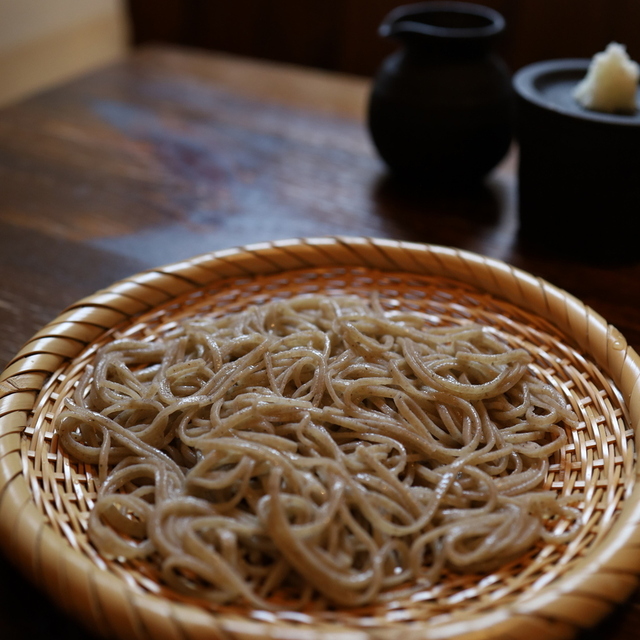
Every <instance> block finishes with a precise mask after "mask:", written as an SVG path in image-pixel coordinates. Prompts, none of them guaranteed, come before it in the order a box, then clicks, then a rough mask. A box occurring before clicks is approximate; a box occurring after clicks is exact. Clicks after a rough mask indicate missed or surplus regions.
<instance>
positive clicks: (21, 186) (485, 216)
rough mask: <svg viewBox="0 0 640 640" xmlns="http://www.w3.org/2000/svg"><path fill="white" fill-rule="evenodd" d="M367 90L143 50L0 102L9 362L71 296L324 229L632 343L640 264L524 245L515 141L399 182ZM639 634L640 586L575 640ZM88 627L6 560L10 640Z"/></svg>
mask: <svg viewBox="0 0 640 640" xmlns="http://www.w3.org/2000/svg"><path fill="white" fill-rule="evenodd" d="M368 92H369V82H368V81H367V80H366V79H363V78H356V77H347V76H337V75H331V74H326V73H321V72H317V71H311V70H307V69H299V68H295V67H286V66H281V65H275V64H271V63H264V62H257V61H250V60H242V59H237V58H232V57H228V56H222V55H212V54H202V53H195V52H185V51H179V50H171V49H162V48H149V49H144V50H140V51H137V52H135V53H134V54H132V56H131V57H130V58H129V59H128V60H127V61H125V62H123V63H120V64H118V65H115V66H112V67H109V68H106V69H104V70H101V71H99V72H97V73H94V74H92V75H90V76H87V77H84V78H82V79H80V80H78V81H75V82H72V83H70V84H67V85H65V86H61V87H59V88H56V89H54V90H51V91H49V92H46V93H44V94H42V95H40V96H37V97H35V98H32V99H30V100H28V101H25V102H23V103H21V104H18V105H15V106H11V107H8V108H5V109H4V110H2V111H0V327H1V328H2V331H1V332H0V366H3V365H4V364H5V363H6V362H7V361H8V360H9V359H10V358H11V357H12V355H13V354H14V353H15V352H17V351H18V349H19V348H20V347H21V345H22V343H23V342H25V341H26V340H27V339H28V338H29V337H30V336H31V335H32V334H33V333H35V332H36V331H37V330H38V329H39V328H40V327H41V326H42V325H43V324H45V323H46V322H48V321H49V320H52V319H53V318H55V317H56V316H57V315H58V314H59V312H60V311H61V310H62V309H63V308H64V307H65V306H66V305H68V304H70V303H72V302H74V301H75V300H77V299H79V298H81V297H83V296H85V295H88V294H91V293H93V292H94V291H96V290H97V289H100V288H102V287H104V286H106V285H109V284H111V283H112V282H114V281H116V280H118V279H120V278H123V277H126V276H128V275H132V274H134V273H137V272H139V271H141V270H143V269H146V268H149V267H153V266H156V265H159V264H164V263H167V262H173V261H177V260H180V259H183V258H188V257H190V256H192V255H195V254H198V253H203V252H205V251H208V250H213V249H222V248H226V247H232V246H238V245H243V244H248V243H254V242H262V241H266V240H274V239H282V238H291V237H300V236H323V235H357V236H363V235H364V236H376V237H386V238H396V239H403V240H411V241H418V242H430V243H436V244H443V245H448V246H454V247H460V248H464V249H468V250H471V251H475V252H478V253H482V254H485V255H489V256H492V257H495V258H499V259H502V260H504V261H506V262H508V263H510V264H513V265H515V266H518V267H521V268H523V269H525V270H527V271H529V272H531V273H533V274H534V275H537V276H541V277H543V278H545V279H547V280H549V281H551V282H552V283H553V284H556V285H557V286H559V287H562V288H563V289H566V290H567V291H569V292H571V293H573V294H574V295H576V296H578V297H579V298H580V299H581V300H583V301H584V302H585V303H587V304H588V305H590V306H592V307H593V308H594V309H595V310H596V311H598V312H599V313H601V314H602V315H603V316H604V317H605V318H606V319H607V320H608V321H609V322H611V323H612V324H613V325H615V326H616V327H617V328H618V329H619V330H620V331H621V332H622V333H623V334H624V335H625V337H626V338H627V340H628V342H629V344H630V345H631V346H633V347H634V348H635V349H636V350H640V262H639V261H635V262H634V261H632V260H631V261H629V260H622V261H620V262H619V263H618V264H611V263H610V264H606V263H605V264H598V263H595V262H593V261H591V260H589V259H575V258H571V257H569V256H568V255H564V254H560V253H556V254H550V253H548V252H546V251H545V250H544V247H537V248H536V247H533V248H532V247H527V248H524V247H523V246H522V245H521V242H520V241H519V239H518V235H517V203H516V188H517V184H516V173H515V171H516V166H517V158H516V154H515V152H513V153H512V154H510V156H509V157H508V158H507V159H506V160H505V161H504V162H503V163H502V164H501V165H500V166H499V167H498V169H497V170H496V171H495V172H494V173H493V174H492V175H491V176H489V178H488V179H487V180H486V183H485V185H483V186H482V187H481V188H478V189H475V190H473V191H471V192H466V193H456V194H449V195H434V194H430V193H428V192H425V191H421V190H418V189H415V188H413V189H408V188H406V187H401V186H399V185H397V184H395V183H394V182H393V181H392V180H390V179H389V178H388V176H387V175H386V173H385V169H384V166H383V165H382V163H381V162H380V160H379V159H378V158H377V157H376V154H375V153H374V151H373V149H372V146H371V143H370V141H369V138H368V136H367V131H366V128H365V126H364V113H365V109H366V101H367V96H368ZM630 232H635V231H630ZM639 242H640V241H639ZM622 258H624V256H622ZM639 628H640V591H637V592H636V593H635V594H634V596H632V598H631V599H630V601H629V602H628V603H626V604H624V605H622V606H620V607H617V608H616V609H615V611H614V613H613V614H612V615H611V616H610V617H609V618H607V619H606V620H605V621H604V623H602V624H601V625H600V626H599V627H598V628H597V629H595V630H590V631H586V632H584V633H583V634H582V635H581V639H582V640H586V639H587V638H589V639H595V638H601V637H606V638H609V639H615V640H623V639H624V640H631V638H636V637H637V635H638V629H639ZM83 637H89V636H88V634H87V632H86V631H85V630H83V629H81V628H80V627H79V626H77V625H76V623H75V622H74V621H72V620H69V619H67V618H66V617H65V616H64V615H63V614H62V613H60V612H58V611H57V610H56V609H55V608H54V607H53V606H52V605H51V604H49V602H48V601H47V599H46V598H45V597H44V596H42V595H41V594H39V592H38V591H37V590H36V589H34V588H33V587H31V586H30V585H28V584H27V583H26V582H25V581H24V580H23V579H22V578H21V577H20V575H19V573H18V571H16V570H15V569H14V568H13V567H12V566H11V565H10V562H8V561H7V559H0V639H1V640H13V639H14V638H15V639H19V640H26V639H27V638H29V639H30V640H44V639H45V638H46V640H52V639H53V640H55V639H57V638H65V640H72V639H74V638H83Z"/></svg>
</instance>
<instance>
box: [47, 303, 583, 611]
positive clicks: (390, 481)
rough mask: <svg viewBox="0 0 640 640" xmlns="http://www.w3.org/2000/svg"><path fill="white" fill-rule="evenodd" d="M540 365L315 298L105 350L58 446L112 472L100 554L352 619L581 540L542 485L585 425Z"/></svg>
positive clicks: (186, 586) (573, 519)
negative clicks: (544, 546) (344, 610)
mask: <svg viewBox="0 0 640 640" xmlns="http://www.w3.org/2000/svg"><path fill="white" fill-rule="evenodd" d="M530 361H531V358H530V356H529V355H528V354H527V352H526V351H525V350H522V349H513V348H510V347H508V346H507V345H506V343H505V342H504V341H503V340H501V339H500V338H499V336H498V335H497V334H496V333H495V332H492V331H491V330H488V329H486V328H485V329H483V328H482V327H480V326H478V325H474V324H464V325H462V326H455V327H433V326H432V325H430V324H429V323H428V322H427V321H426V319H425V317H424V316H421V315H420V314H418V313H405V312H402V311H383V309H382V308H381V307H380V305H379V304H378V303H377V301H375V300H373V301H370V302H369V301H364V300H361V299H359V298H356V297H335V298H331V297H326V296H320V295H317V296H316V295H309V296H300V297H296V298H293V299H289V300H286V301H274V302H270V303H268V304H264V305H261V306H257V307H251V308H248V309H247V310H245V311H243V312H239V313H234V314H229V315H225V316H223V317H219V318H213V317H196V318H194V319H190V320H188V321H186V322H183V323H182V324H180V326H178V327H177V328H175V329H173V330H171V331H169V332H168V333H167V334H166V335H165V336H164V337H162V338H158V339H153V340H148V341H136V340H127V339H122V340H117V341H114V342H112V343H110V344H107V345H106V346H105V347H103V348H102V349H101V351H100V352H99V354H98V356H97V358H96V361H95V363H94V365H93V367H89V368H88V370H87V373H86V375H85V376H84V377H83V379H82V380H80V382H79V384H78V386H77V390H76V392H75V394H74V397H73V399H72V400H67V401H66V407H65V410H64V411H63V412H62V413H61V415H60V416H59V418H58V419H57V422H56V428H57V430H58V433H59V437H60V441H61V443H62V445H63V446H64V448H65V449H66V451H67V452H68V453H69V454H71V455H72V456H73V457H75V458H76V459H77V460H79V461H82V462H86V463H90V464H93V465H97V467H98V469H99V480H100V488H99V494H98V498H97V501H96V504H95V508H94V509H93V510H92V511H91V514H90V518H89V524H88V527H89V536H90V539H91V541H92V542H93V544H94V545H95V546H96V547H97V549H98V550H99V552H100V553H101V554H103V555H104V556H106V557H110V558H117V559H122V560H125V561H126V560H132V559H133V560H136V559H143V560H144V561H151V562H153V563H155V564H156V566H158V567H159V571H160V572H161V576H162V579H163V580H164V581H165V582H166V583H167V584H168V585H169V586H171V587H172V588H175V589H177V590H179V591H180V592H183V593H184V592H186V593H187V594H194V595H197V596H198V597H199V598H206V599H208V600H210V601H211V602H213V603H244V604H245V605H249V606H254V607H260V608H278V607H279V606H286V607H288V608H291V607H296V606H297V607H304V606H305V605H306V604H308V603H309V602H310V601H311V600H315V601H316V602H317V601H324V602H328V603H333V604H335V605H338V606H358V605H363V604H368V603H372V602H377V601H384V599H385V598H390V597H392V596H393V597H397V595H398V594H399V593H407V591H408V590H411V589H420V588H424V587H425V586H428V585H432V584H434V583H435V582H436V581H437V580H438V578H439V576H440V575H441V573H442V571H443V570H445V568H446V569H447V570H454V571H455V570H460V571H476V570H486V569H488V568H492V567H495V565H497V564H500V563H504V562H505V561H507V560H509V559H512V558H514V557H516V556H518V555H520V554H522V553H523V552H525V551H526V550H527V549H529V548H530V547H531V546H532V545H534V544H535V543H536V542H538V541H540V540H542V541H543V542H558V543H562V542H565V541H566V540H567V539H569V537H570V536H571V535H572V532H573V531H574V530H575V529H576V527H577V523H578V515H579V514H578V512H577V510H576V509H574V508H572V507H570V506H568V505H567V504H564V503H563V502H562V501H559V500H557V499H556V496H555V494H552V493H551V492H545V491H542V490H541V489H540V487H539V485H540V484H541V483H542V481H543V479H544V477H545V474H546V472H547V470H548V466H549V457H550V455H551V454H552V453H553V452H554V451H556V450H558V449H559V448H560V447H561V446H562V445H563V444H564V443H565V442H566V435H565V426H570V425H572V424H574V423H575V415H574V414H573V413H572V412H571V411H570V410H569V409H568V407H567V405H566V402H565V400H564V399H563V398H562V397H561V396H560V394H559V393H558V392H557V391H555V390H554V389H553V388H552V387H551V386H549V385H548V384H546V383H544V382H543V381H542V380H541V378H540V377H538V376H536V375H534V373H533V368H532V367H531V366H530V365H531V362H530ZM545 523H546V525H547V526H545ZM558 523H559V524H558Z"/></svg>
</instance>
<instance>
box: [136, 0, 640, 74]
mask: <svg viewBox="0 0 640 640" xmlns="http://www.w3.org/2000/svg"><path fill="white" fill-rule="evenodd" d="M128 2H129V8H130V13H131V18H132V22H133V31H134V40H135V43H136V44H140V43H148V42H156V43H157V42H168V43H174V44H181V45H186V46H192V47H201V48H205V49H215V50H220V51H228V52H232V53H238V54H243V55H248V56H253V57H259V58H267V59H270V60H280V61H285V62H293V63H297V64H303V65H310V66H314V67H320V68H323V69H332V70H337V71H344V72H348V73H358V74H364V75H371V74H373V73H374V72H375V70H376V68H377V67H378V65H379V63H380V61H381V60H382V58H383V57H384V56H385V55H386V54H387V53H389V52H390V51H392V50H393V49H394V44H393V43H390V42H387V41H384V40H382V39H381V38H379V37H378V35H377V27H378V25H379V23H380V22H381V20H382V19H383V18H384V16H385V15H386V14H387V13H388V12H389V11H390V10H391V9H392V8H394V7H396V6H398V5H400V4H406V3H403V2H398V1H397V0H395V1H394V0H128ZM477 4H484V5H486V6H490V7H493V8H494V9H497V10H498V11H500V12H501V13H502V14H503V15H504V17H505V18H506V20H507V25H508V30H507V32H506V33H505V35H504V37H503V38H502V41H501V42H500V44H499V50H500V53H501V54H502V55H503V56H504V58H505V59H506V61H507V63H508V64H509V66H510V67H511V69H512V70H513V71H515V70H516V69H519V68H520V67H522V66H524V65H525V64H528V63H530V62H535V61H538V60H547V59H551V58H566V57H587V58H590V57H591V56H592V55H593V54H594V53H596V52H597V51H601V50H602V49H604V47H605V46H606V45H607V44H608V43H609V42H610V41H612V40H616V41H618V42H621V43H623V44H626V45H627V49H628V51H629V53H630V55H631V56H632V57H633V58H634V59H636V60H638V59H640V1H639V0H485V1H483V2H480V3H477Z"/></svg>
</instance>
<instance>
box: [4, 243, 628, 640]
mask: <svg viewBox="0 0 640 640" xmlns="http://www.w3.org/2000/svg"><path fill="white" fill-rule="evenodd" d="M372 290H376V291H377V292H379V293H380V295H381V297H382V299H383V301H386V303H387V304H400V305H401V306H404V307H407V308H411V307H416V308H420V309H421V310H425V309H426V310H427V311H428V312H429V313H433V314H435V315H437V316H439V317H445V316H446V320H447V321H450V322H457V321H458V320H459V319H460V318H472V319H473V320H475V321H480V322H485V323H489V324H492V325H496V324H498V325H500V326H499V328H501V329H503V330H504V331H506V332H507V333H511V334H513V336H514V340H516V341H517V343H518V344H521V345H524V346H525V347H526V348H528V349H529V350H530V351H531V353H532V354H533V355H534V357H535V358H536V363H537V366H538V367H539V372H540V374H541V375H544V376H547V377H548V379H549V380H550V381H551V382H552V383H554V384H556V386H558V388H560V389H561V390H562V391H563V392H564V393H565V394H566V395H567V397H568V398H569V399H570V400H571V402H572V403H574V408H576V410H577V411H578V412H579V413H580V414H581V417H582V419H583V420H584V428H580V429H578V430H576V432H575V433H572V434H570V439H569V442H570V444H569V445H568V446H567V447H566V448H565V450H563V451H562V453H561V454H560V455H559V456H558V457H557V458H556V459H555V460H554V461H553V464H552V466H551V469H550V472H549V477H548V479H547V487H548V488H552V489H555V490H557V491H558V492H559V493H571V492H583V493H584V494H585V499H584V507H583V509H584V514H585V518H584V519H585V522H586V524H585V525H584V528H583V531H582V532H581V533H580V535H579V536H578V538H577V539H575V540H574V541H573V542H571V543H569V544H568V545H566V547H565V548H560V549H555V548H544V547H541V548H537V549H534V550H533V551H532V552H531V553H529V554H527V556H526V557H524V558H522V559H520V560H519V561H517V562H512V563H511V564H509V565H506V566H505V567H503V568H501V569H500V570H499V571H497V572H495V573H493V574H491V575H489V576H484V577H482V576H467V577H460V576H448V577H445V579H444V581H443V585H442V586H439V587H438V588H435V589H433V590H431V592H429V593H425V594H422V597H421V598H417V599H415V598H414V599H412V600H411V601H406V602H395V603H393V604H392V605H389V606H385V607H381V606H378V607H371V608H368V609H362V610H358V611H355V612H354V611H340V610H338V611H332V612H328V613H327V612H316V613H313V612H305V613H303V614H299V613H291V612H290V613H288V614H287V613H285V614H277V615H276V614H272V613H267V612H260V611H249V610H243V609H241V608H239V607H235V608H233V607H226V608H225V607H219V608H218V609H217V610H212V608H211V607H209V608H207V607H205V606H201V603H198V602H195V601H191V600H188V599H186V598H184V597H179V596H177V595H176V594H172V593H171V592H169V591H168V590H167V589H166V588H165V587H163V586H162V585H159V584H158V583H157V582H156V581H155V578H154V575H153V570H152V569H149V568H148V567H144V566H142V567H140V566H124V565H119V564H117V563H114V562H112V563H108V562H105V561H104V560H103V559H102V558H100V557H99V556H98V555H97V554H96V552H95V551H94V550H93V548H92V547H91V546H90V544H89V543H88V542H87V539H86V536H85V534H84V529H83V522H84V521H85V520H86V513H87V510H88V509H89V508H90V506H91V501H92V498H93V497H94V496H95V484H94V480H93V475H92V470H91V469H90V468H88V467H85V466H84V465H77V464H75V463H74V462H72V461H70V460H69V459H68V458H67V457H66V456H65V455H64V453H63V452H61V451H59V450H58V448H57V442H56V437H55V435H54V434H53V433H52V432H51V429H50V424H51V418H52V415H53V414H54V413H55V411H56V410H57V407H58V405H59V403H60V399H61V398H62V397H63V396H64V395H65V393H68V392H69V390H70V389H71V388H72V386H73V383H74V382H75V380H77V378H78V376H79V374H80V371H81V370H82V368H83V366H84V365H85V363H86V362H87V361H88V360H89V359H90V357H91V355H92V354H93V352H94V351H95V349H96V348H97V347H98V346H100V345H101V344H103V343H104V342H105V341H108V340H110V339H112V338H113V337H114V336H115V335H122V334H123V333H124V334H126V335H132V336H138V335H146V334H149V333H152V334H153V333H155V332H159V331H162V330H163V327H164V326H166V325H167V323H171V322H174V321H175V320H176V319H177V318H179V317H180V316H181V315H185V314H191V313H194V312H196V313H201V312H211V311H215V312H226V311H231V310H235V309H236V308H241V307H243V306H246V305H247V304H249V303H254V302H260V301H263V300H266V299H269V298H271V297H273V296H281V295H285V296H286V295H292V294H297V293H301V292H304V291H321V292H323V291H324V292H328V293H334V292H343V291H347V292H355V293H365V294H366V293H367V292H370V291H372ZM639 425H640V358H639V357H638V355H637V354H636V353H635V352H634V351H633V350H632V349H631V348H629V347H628V346H627V344H626V342H625V340H624V337H623V336H622V335H621V334H620V333H619V332H618V331H617V330H616V329H615V328H613V327H612V326H610V325H608V324H607V323H606V321H605V320H604V319H603V318H602V317H600V316H599V315H598V314H596V313H595V312H594V311H593V310H592V309H590V308H589V307H587V306H585V305H584V304H582V303H581V302H580V301H579V300H577V299H576V298H574V297H572V296H570V295H569V294H567V293H565V292H563V291H561V290H560V289H558V288H556V287H554V286H552V285H550V284H549V283H547V282H545V281H543V280H541V279H538V278H535V277H533V276H531V275H529V274H527V273H525V272H523V271H520V270H518V269H515V268H513V267H510V266H508V265H506V264H504V263H502V262H499V261H497V260H493V259H490V258H486V257H481V256H479V255H476V254H473V253H469V252H464V251H459V250H455V249H448V248H443V247H436V246H429V245H422V244H412V243H405V242H396V241H392V240H376V239H366V238H344V237H341V238H309V239H303V240H284V241H279V242H273V243H264V244H257V245H251V246H245V247H242V248H238V249H231V250H226V251H218V252H214V253H210V254H206V255H202V256H198V257H196V258H193V259H191V260H188V261H185V262H180V263H177V264H172V265H167V266H165V267H161V268H158V269H154V270H150V271H146V272H143V273H141V274H138V275H136V276H133V277H131V278H129V279H126V280H123V281H121V282H118V283H116V284H114V285H113V286H111V287H109V288H107V289H105V290H103V291H100V292H98V293H96V294H95V295H93V296H90V297H89V298H85V299H84V300H81V301H79V302H78V303H76V304H74V305H72V306H71V307H69V308H68V309H67V310H66V311H65V312H64V313H62V314H61V315H60V316H59V317H58V318H56V319H55V320H54V321H53V322H51V323H50V324H49V325H47V326H46V327H44V328H43V329H42V330H41V331H39V332H38V333H37V334H36V335H35V336H34V337H33V338H32V339H31V340H30V341H29V342H28V343H27V344H26V345H25V347H24V348H23V349H22V350H21V351H20V352H19V353H18V354H17V355H16V357H15V358H14V359H13V360H12V361H11V362H10V363H9V365H8V367H7V368H6V370H5V371H4V373H3V374H2V376H1V377H0V543H1V544H2V545H3V547H4V550H5V552H6V553H7V555H8V556H9V557H10V558H12V559H13V560H14V561H15V562H16V564H17V565H18V566H19V567H20V568H21V569H22V570H23V571H24V573H25V574H26V575H27V576H28V577H29V578H31V579H32V580H33V581H34V582H35V583H36V584H38V585H40V586H41V587H42V588H43V589H45V590H46V591H47V592H48V593H49V595H50V596H51V597H52V598H53V599H54V600H56V601H57V602H58V603H59V605H60V606H61V607H62V608H63V609H64V610H66V611H67V612H68V613H70V614H71V615H73V616H75V617H77V618H78V619H80V620H81V621H83V622H84V623H85V624H86V625H87V626H88V627H89V628H91V629H92V630H93V631H94V632H95V631H98V632H100V633H102V634H104V635H105V636H109V637H118V638H123V639H129V638H135V639H140V640H143V639H144V640H147V639H150V638H154V640H165V639H166V640H178V639H180V640H184V639H185V638H189V639H191V638H193V639H194V640H196V639H198V638H205V637H206V638H221V639H222V638H224V639H230V638H233V639H236V638H237V639H249V638H264V637H273V638H275V637H278V638H284V637H286V638H309V639H311V638H313V639H316V638H323V639H327V638H337V637H339V638H341V639H342V640H346V639H348V640H364V639H365V638H391V637H398V636H399V635H400V634H402V635H403V637H408V638H413V637H416V638H417V637H420V638H433V639H436V638H438V639H439V638H464V639H465V640H472V639H473V640H476V639H480V638H486V637H489V634H490V635H491V637H496V638H497V637H505V638H506V637H509V638H523V639H524V638H538V637H545V638H569V637H571V636H573V635H575V633H576V632H577V631H578V630H580V629H581V628H585V627H589V626H591V625H593V624H595V623H596V622H597V621H598V620H600V619H601V618H602V617H603V616H604V615H606V614H607V613H608V612H609V611H610V610H611V609H612V608H613V606H614V605H615V604H616V603H618V602H621V601H622V600H624V599H625V598H626V597H627V596H628V594H629V593H630V592H631V590H632V589H633V588H634V587H635V586H636V584H637V580H638V574H639V573H640V488H639V486H638V483H636V476H637V467H636V462H635V438H636V433H637V429H638V426H639Z"/></svg>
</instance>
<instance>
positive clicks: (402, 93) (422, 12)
mask: <svg viewBox="0 0 640 640" xmlns="http://www.w3.org/2000/svg"><path fill="white" fill-rule="evenodd" d="M504 26H505V21H504V19H503V17H502V16H501V15H500V14H499V13H498V12H497V11H494V10H493V9H490V8H488V7H484V6H481V5H476V4H469V3H464V2H421V3H417V4H411V5H406V6H401V7H398V8H396V9H394V10H393V11H392V12H391V13H389V15H388V16H387V17H386V18H385V19H384V21H383V22H382V24H381V25H380V29H379V32H380V34H381V35H382V36H383V37H386V38H393V39H396V40H398V41H399V42H400V44H401V45H402V46H401V48H400V49H399V50H398V51H396V52H395V53H393V54H392V55H390V56H389V57H388V58H387V59H386V60H385V61H384V62H383V64H382V67H381V69H380V71H379V72H378V75H377V77H376V79H375V83H374V87H373V91H372V93H371V99H370V103H369V129H370V132H371V136H372V138H373V142H374V144H375V146H376V148H377V150H378V152H379V153H380V155H381V156H382V158H383V159H384V161H385V162H386V163H387V165H388V166H389V167H390V168H391V170H392V171H393V172H394V173H396V174H399V175H401V176H405V177H410V178H417V179H419V180H421V181H424V182H425V183H426V184H431V185H433V186H434V187H435V186H440V185H450V184H451V183H453V184H456V185H457V184H460V183H470V182H477V181H479V180H480V179H481V178H482V177H483V176H485V175H486V174H487V173H488V172H489V171H491V169H493V168H494V167H495V166H496V165H497V164H498V162H500V160H501V159H502V158H503V157H504V155H505V154H506V152H507V150H508V148H509V144H510V141H511V116H512V88H511V78H510V75H509V72H508V70H507V68H506V66H505V64H504V63H503V61H502V60H501V59H500V58H499V57H498V56H496V55H495V54H493V53H492V47H493V44H494V41H495V38H496V36H498V35H499V34H500V33H501V32H502V31H503V30H504Z"/></svg>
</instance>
